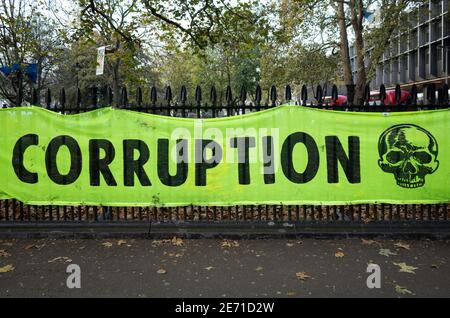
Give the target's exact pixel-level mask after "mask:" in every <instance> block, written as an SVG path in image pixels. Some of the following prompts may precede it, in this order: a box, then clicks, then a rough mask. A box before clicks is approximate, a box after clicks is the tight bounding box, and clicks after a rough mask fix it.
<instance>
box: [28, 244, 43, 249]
mask: <svg viewBox="0 0 450 318" xmlns="http://www.w3.org/2000/svg"><path fill="white" fill-rule="evenodd" d="M44 246H45V244H41V245H37V244H30V245H27V246H25V249H26V250H31V249H37V250H41V249H42V248H43V247H44Z"/></svg>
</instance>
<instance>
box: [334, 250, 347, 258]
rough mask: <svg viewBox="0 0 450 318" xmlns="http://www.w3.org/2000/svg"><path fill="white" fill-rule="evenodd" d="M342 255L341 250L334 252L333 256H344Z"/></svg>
mask: <svg viewBox="0 0 450 318" xmlns="http://www.w3.org/2000/svg"><path fill="white" fill-rule="evenodd" d="M344 255H345V254H344V252H341V251H339V252H336V253H334V256H335V257H337V258H342V257H344Z"/></svg>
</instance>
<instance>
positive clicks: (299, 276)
mask: <svg viewBox="0 0 450 318" xmlns="http://www.w3.org/2000/svg"><path fill="white" fill-rule="evenodd" d="M295 276H297V279H298V280H301V281H305V280H307V279H308V278H311V276H309V275H308V274H306V273H305V272H298V273H295Z"/></svg>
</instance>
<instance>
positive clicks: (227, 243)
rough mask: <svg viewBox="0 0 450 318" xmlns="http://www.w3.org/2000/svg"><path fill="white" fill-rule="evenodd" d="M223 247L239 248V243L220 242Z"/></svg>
mask: <svg viewBox="0 0 450 318" xmlns="http://www.w3.org/2000/svg"><path fill="white" fill-rule="evenodd" d="M220 246H221V247H239V243H238V241H231V240H222V241H221V242H220Z"/></svg>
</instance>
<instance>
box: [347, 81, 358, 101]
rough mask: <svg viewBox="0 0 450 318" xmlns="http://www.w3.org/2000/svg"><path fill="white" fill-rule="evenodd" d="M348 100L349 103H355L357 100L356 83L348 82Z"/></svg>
mask: <svg viewBox="0 0 450 318" xmlns="http://www.w3.org/2000/svg"><path fill="white" fill-rule="evenodd" d="M345 86H346V87H347V102H348V104H349V105H353V103H354V101H355V87H356V85H355V84H347V85H345Z"/></svg>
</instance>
